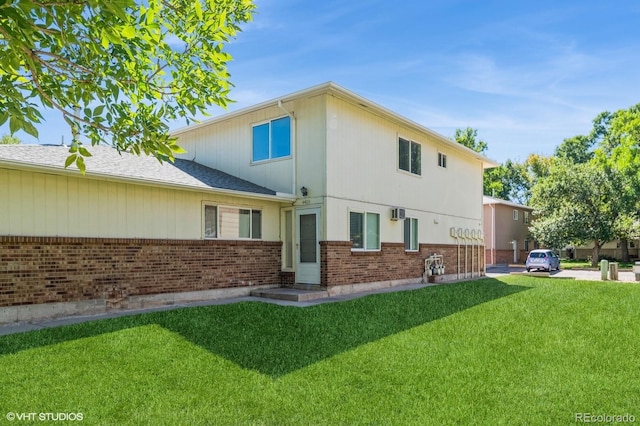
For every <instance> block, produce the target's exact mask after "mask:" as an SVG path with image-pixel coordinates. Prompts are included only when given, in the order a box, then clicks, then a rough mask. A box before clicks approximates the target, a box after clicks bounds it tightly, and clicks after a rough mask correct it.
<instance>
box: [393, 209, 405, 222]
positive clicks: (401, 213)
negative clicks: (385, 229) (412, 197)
mask: <svg viewBox="0 0 640 426" xmlns="http://www.w3.org/2000/svg"><path fill="white" fill-rule="evenodd" d="M406 217H407V212H406V211H405V209H401V208H398V207H395V208H393V209H391V220H404V219H405V218H406Z"/></svg>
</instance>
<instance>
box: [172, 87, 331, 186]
mask: <svg viewBox="0 0 640 426" xmlns="http://www.w3.org/2000/svg"><path fill="white" fill-rule="evenodd" d="M282 107H283V108H284V110H286V111H288V112H292V113H293V114H294V118H293V119H292V122H291V126H292V136H291V143H292V148H291V157H287V158H283V159H275V160H270V161H264V162H258V163H252V161H251V156H252V125H253V124H256V123H261V122H264V121H267V120H272V119H275V118H279V117H283V116H285V115H286V113H285V111H283V109H281V108H279V107H278V106H276V105H274V106H270V107H266V108H263V109H260V110H257V111H251V112H248V113H247V114H244V115H241V116H236V117H233V116H232V117H230V118H229V119H226V120H221V121H218V122H212V123H210V124H208V125H203V126H201V127H196V128H194V129H193V130H189V131H185V132H182V133H180V134H179V135H178V138H179V139H178V143H179V144H180V146H182V147H183V148H184V149H185V150H187V153H186V154H182V155H180V157H181V158H185V159H189V160H193V161H195V162H197V163H200V164H203V165H205V166H208V167H212V168H214V169H218V170H221V171H223V172H226V173H229V174H232V175H234V176H238V177H240V178H242V179H245V180H248V181H250V182H254V183H257V184H259V185H263V186H266V187H267V188H270V189H273V190H275V191H278V192H282V193H289V194H290V193H295V192H298V190H299V188H300V187H301V186H306V187H308V188H310V189H311V190H312V191H313V192H314V193H316V194H317V193H320V192H324V173H323V170H324V167H323V166H324V158H325V151H324V135H325V115H324V112H325V109H324V96H314V97H310V98H300V99H296V100H294V101H291V102H285V103H283V105H282ZM296 145H297V146H298V149H297V152H298V176H299V179H298V180H299V181H298V182H297V183H296V185H295V186H296V188H294V173H295V165H294V163H293V161H294V160H293V157H295V154H296Z"/></svg>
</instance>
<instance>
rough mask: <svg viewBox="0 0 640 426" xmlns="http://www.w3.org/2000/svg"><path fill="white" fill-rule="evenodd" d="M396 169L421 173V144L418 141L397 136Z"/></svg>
mask: <svg viewBox="0 0 640 426" xmlns="http://www.w3.org/2000/svg"><path fill="white" fill-rule="evenodd" d="M398 169H400V170H404V171H407V172H409V173H413V174H414V175H421V174H422V145H420V144H419V143H418V142H414V141H410V140H407V139H404V138H398Z"/></svg>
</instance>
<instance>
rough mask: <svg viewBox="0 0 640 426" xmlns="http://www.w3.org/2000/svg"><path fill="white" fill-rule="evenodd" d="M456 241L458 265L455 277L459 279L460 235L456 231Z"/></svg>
mask: <svg viewBox="0 0 640 426" xmlns="http://www.w3.org/2000/svg"><path fill="white" fill-rule="evenodd" d="M456 243H457V244H458V258H457V259H458V267H457V269H456V274H457V275H456V279H457V280H459V279H460V236H459V235H458V234H457V233H456Z"/></svg>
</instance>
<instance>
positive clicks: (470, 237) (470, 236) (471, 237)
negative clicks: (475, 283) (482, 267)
mask: <svg viewBox="0 0 640 426" xmlns="http://www.w3.org/2000/svg"><path fill="white" fill-rule="evenodd" d="M469 239H470V240H471V278H473V257H474V256H473V235H469Z"/></svg>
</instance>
